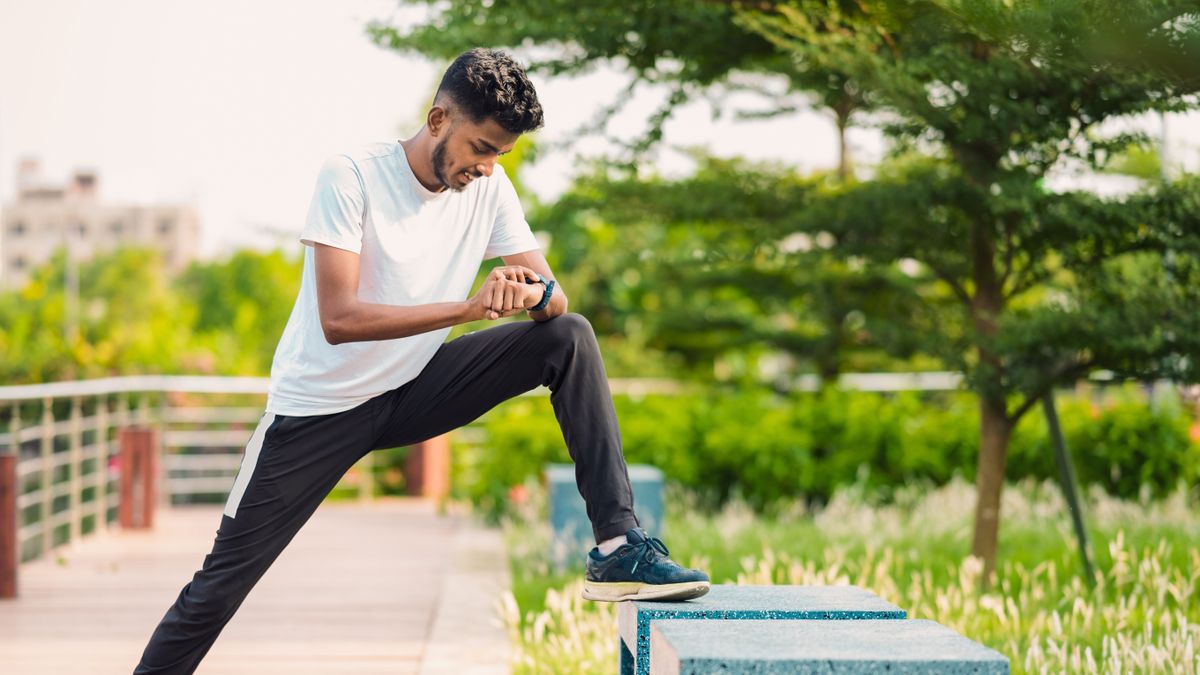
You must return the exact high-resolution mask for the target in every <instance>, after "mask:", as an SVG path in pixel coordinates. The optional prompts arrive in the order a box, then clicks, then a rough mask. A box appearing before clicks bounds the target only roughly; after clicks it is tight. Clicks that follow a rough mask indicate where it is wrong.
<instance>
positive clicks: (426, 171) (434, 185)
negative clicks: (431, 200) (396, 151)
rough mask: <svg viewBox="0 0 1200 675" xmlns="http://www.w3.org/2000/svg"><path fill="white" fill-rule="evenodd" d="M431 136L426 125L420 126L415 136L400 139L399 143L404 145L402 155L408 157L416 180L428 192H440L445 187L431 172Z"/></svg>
mask: <svg viewBox="0 0 1200 675" xmlns="http://www.w3.org/2000/svg"><path fill="white" fill-rule="evenodd" d="M433 141H434V139H433V137H432V136H430V135H429V131H428V129H427V128H426V127H421V130H420V131H418V132H417V135H416V136H413V137H412V138H409V139H407V140H402V141H400V145H401V146H403V147H404V155H405V156H406V157H407V158H408V166H409V167H411V168H412V172H413V175H414V176H416V177H417V181H419V182H420V183H421V185H423V186H424V187H425V189H426V190H429V191H430V192H441V191H442V190H445V189H446V186H445V185H442V184H441V183H440V182H438V179H437V175H436V174H434V172H433V162H432V161H431V158H432V157H433Z"/></svg>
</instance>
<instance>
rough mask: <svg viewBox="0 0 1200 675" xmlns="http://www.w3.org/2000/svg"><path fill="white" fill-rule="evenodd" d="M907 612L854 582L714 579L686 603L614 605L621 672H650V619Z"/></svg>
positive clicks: (897, 615) (785, 618)
mask: <svg viewBox="0 0 1200 675" xmlns="http://www.w3.org/2000/svg"><path fill="white" fill-rule="evenodd" d="M907 616H908V615H907V613H906V612H905V611H904V610H902V609H900V608H899V607H897V606H895V605H893V604H891V603H890V602H885V601H884V600H883V599H882V598H880V597H879V596H877V595H875V594H874V593H872V592H870V591H868V590H866V589H863V588H859V587H857V586H736V585H727V584H718V585H714V586H713V587H712V590H710V591H709V592H708V594H707V595H705V596H703V597H700V598H697V599H695V600H688V601H685V602H654V601H643V600H629V601H625V602H622V603H620V606H619V607H618V609H617V632H618V634H619V635H620V638H619V640H620V663H619V671H620V673H621V675H633V674H635V673H636V675H648V674H649V672H650V662H651V659H652V658H653V654H652V646H651V644H650V626H651V622H654V621H661V620H667V619H674V620H681V619H687V620H706V621H704V623H709V624H715V625H716V626H717V628H718V630H719V628H720V624H721V623H722V622H725V621H732V620H742V619H770V620H771V623H791V620H796V619H800V620H838V621H842V620H853V621H858V620H863V619H884V620H897V619H904V618H906V617H907Z"/></svg>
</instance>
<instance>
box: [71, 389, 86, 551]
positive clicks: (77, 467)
mask: <svg viewBox="0 0 1200 675" xmlns="http://www.w3.org/2000/svg"><path fill="white" fill-rule="evenodd" d="M68 438H69V442H70V452H71V457H70V461H71V465H70V466H71V477H70V486H71V496H70V505H71V506H70V511H69V513H70V516H71V517H70V519H69V527H68V529H69V530H70V533H71V538H70V540H69V541H70V543H71V544H77V543H79V540H80V539H81V538H82V537H83V504H82V501H81V500H82V492H83V402H82V401H81V400H80V398H79V397H78V396H73V397H71V417H70V435H69V437H68Z"/></svg>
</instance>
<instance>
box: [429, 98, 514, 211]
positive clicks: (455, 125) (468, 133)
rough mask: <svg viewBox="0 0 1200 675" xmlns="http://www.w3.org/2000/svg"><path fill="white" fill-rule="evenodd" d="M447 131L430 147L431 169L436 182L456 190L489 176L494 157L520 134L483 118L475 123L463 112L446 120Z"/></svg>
mask: <svg viewBox="0 0 1200 675" xmlns="http://www.w3.org/2000/svg"><path fill="white" fill-rule="evenodd" d="M448 122H449V126H448V128H447V131H446V133H445V134H444V135H443V136H442V138H441V140H440V141H438V143H437V145H435V146H434V148H433V157H432V161H433V173H434V176H436V177H437V179H438V182H439V183H441V184H442V185H443V186H445V187H446V188H448V189H450V190H454V191H456V192H458V191H461V190H463V189H465V188H466V187H467V186H468V185H470V184H471V181H472V180H474V179H476V178H478V177H479V176H490V175H492V171H493V170H494V169H495V167H496V159H497V158H498V157H499V156H500V155H503V154H505V153H506V152H508V151H510V150H512V147H513V145H514V144H516V142H517V138H519V137H520V134H514V133H512V132H511V131H508V130H506V129H505V128H504V127H502V126H500V125H499V124H497V123H496V121H495V120H493V119H491V118H490V117H489V118H485V119H484V120H483V121H482V122H479V123H478V124H477V123H475V122H472V121H471V120H470V118H468V117H467V116H466V115H462V114H455V116H454V117H453V118H452V119H450V120H448Z"/></svg>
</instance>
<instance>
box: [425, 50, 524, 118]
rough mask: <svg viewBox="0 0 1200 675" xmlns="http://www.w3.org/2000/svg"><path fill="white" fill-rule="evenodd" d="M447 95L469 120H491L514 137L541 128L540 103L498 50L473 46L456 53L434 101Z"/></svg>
mask: <svg viewBox="0 0 1200 675" xmlns="http://www.w3.org/2000/svg"><path fill="white" fill-rule="evenodd" d="M443 94H444V95H447V96H449V97H450V99H451V100H453V101H454V103H455V104H457V106H458V107H459V108H461V109H462V110H463V111H464V112H465V113H466V114H467V116H468V117H470V118H471V121H473V122H475V123H476V124H478V123H479V122H482V121H483V119H484V118H485V117H491V118H493V119H495V120H496V122H497V123H498V124H499V125H500V126H502V127H504V128H505V129H506V130H507V131H509V132H511V133H514V134H523V133H526V132H529V131H534V130H535V129H539V128H541V126H542V123H543V119H542V104H541V103H539V102H538V98H537V92H536V91H534V89H533V84H532V83H531V82H530V81H529V78H528V77H527V76H526V75H525V69H524V68H522V67H521V66H520V64H518V63H517V62H516V61H515V60H513V58H512V56H509V55H508V53H506V52H504V51H501V50H499V49H483V48H482V47H477V48H475V49H472V50H470V51H466V52H463V53H462V54H459V56H458V58H456V59H454V63H451V64H450V67H449V68H447V69H446V74H445V75H443V76H442V83H441V84H440V85H438V90H437V96H435V97H434V98H435V100H436V99H437V98H439V97H441V96H442V95H443Z"/></svg>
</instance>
